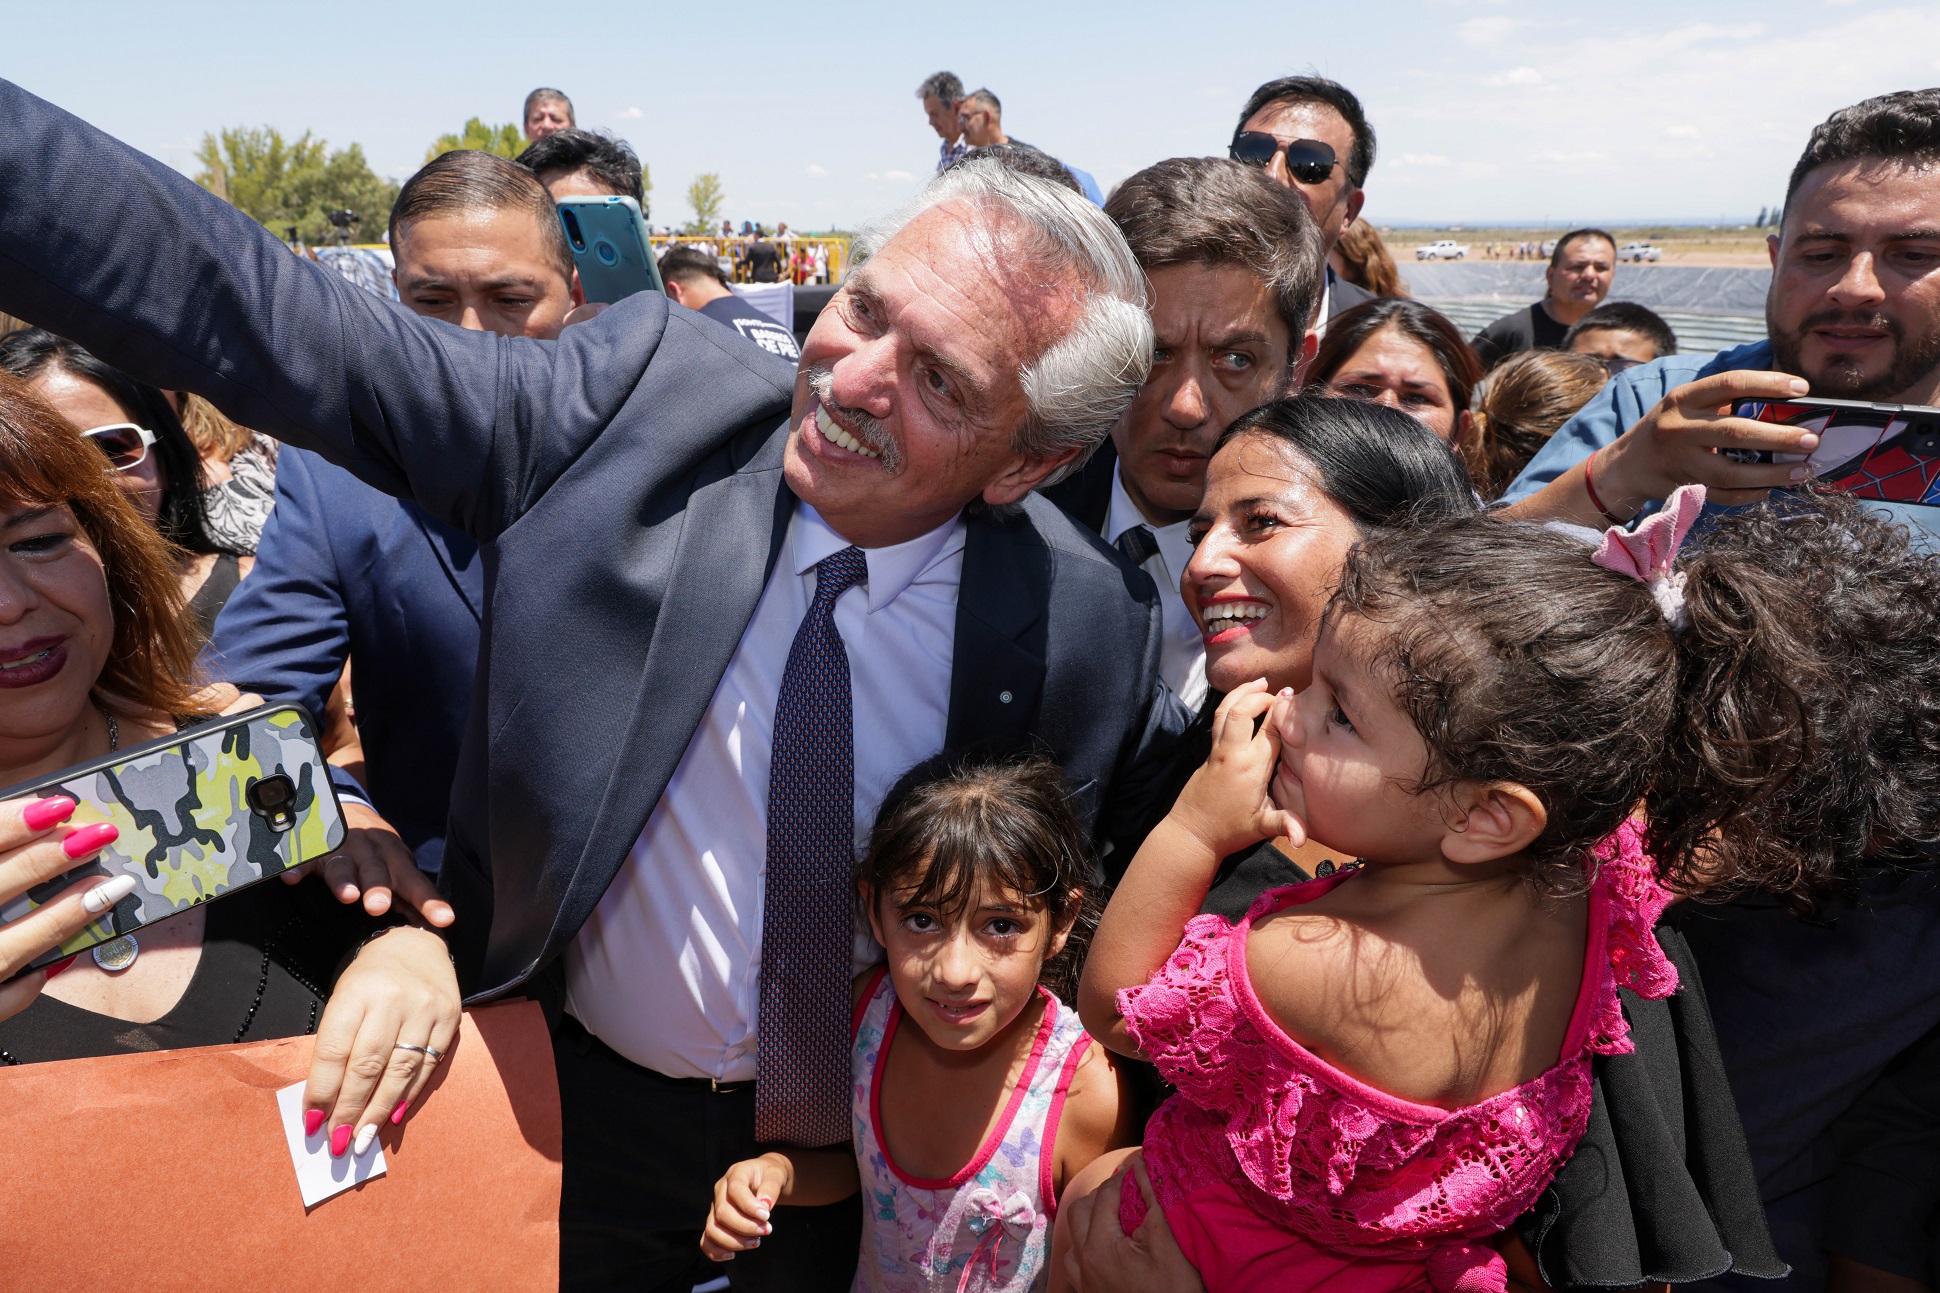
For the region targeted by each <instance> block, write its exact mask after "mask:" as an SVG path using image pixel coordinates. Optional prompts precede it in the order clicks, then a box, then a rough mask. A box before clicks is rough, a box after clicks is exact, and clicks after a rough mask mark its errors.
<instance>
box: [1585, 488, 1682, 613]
mask: <svg viewBox="0 0 1940 1293" xmlns="http://www.w3.org/2000/svg"><path fill="white" fill-rule="evenodd" d="M1703 511H1704V486H1702V485H1679V486H1678V487H1677V488H1676V489H1674V490H1672V491H1671V496H1670V497H1669V498H1667V499H1665V500H1664V506H1663V508H1662V509H1660V510H1659V511H1657V512H1656V513H1654V514H1653V515H1651V516H1650V517H1648V518H1646V519H1645V520H1644V522H1643V523H1642V524H1641V525H1639V526H1638V527H1637V528H1636V529H1635V530H1625V529H1624V528H1622V527H1621V526H1612V527H1611V528H1610V529H1608V530H1605V531H1604V532H1603V542H1602V543H1600V544H1598V545H1597V549H1596V553H1595V555H1593V556H1592V557H1591V558H1590V560H1591V561H1594V562H1596V564H1597V565H1599V566H1602V567H1603V568H1604V569H1605V570H1614V571H1616V572H1617V573H1618V574H1620V575H1629V576H1630V577H1631V578H1632V579H1635V580H1637V581H1638V582H1640V583H1643V584H1647V585H1649V586H1650V595H1651V596H1652V597H1654V598H1656V599H1657V607H1658V609H1659V610H1661V611H1663V612H1664V618H1665V619H1666V620H1669V621H1670V626H1671V628H1672V629H1674V630H1679V631H1681V630H1682V629H1683V628H1684V627H1685V626H1686V625H1688V624H1689V623H1690V622H1691V616H1690V612H1688V611H1687V610H1685V608H1684V574H1683V572H1682V571H1679V570H1675V569H1673V567H1674V566H1675V564H1676V562H1677V550H1678V549H1679V548H1681V547H1683V546H1684V536H1685V535H1687V534H1689V533H1690V532H1691V527H1692V526H1693V525H1695V524H1696V523H1697V519H1698V514H1699V513H1701V512H1703Z"/></svg>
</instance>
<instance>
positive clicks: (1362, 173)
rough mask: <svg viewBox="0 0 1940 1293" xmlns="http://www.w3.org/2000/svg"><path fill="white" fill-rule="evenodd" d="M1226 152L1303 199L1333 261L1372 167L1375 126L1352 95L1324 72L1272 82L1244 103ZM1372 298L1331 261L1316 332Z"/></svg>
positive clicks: (1358, 206) (1358, 209)
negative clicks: (1336, 248)
mask: <svg viewBox="0 0 1940 1293" xmlns="http://www.w3.org/2000/svg"><path fill="white" fill-rule="evenodd" d="M1229 152H1230V155H1231V157H1232V159H1233V160H1234V161H1236V162H1244V163H1246V164H1247V165H1248V166H1258V167H1260V168H1262V169H1264V170H1265V171H1266V174H1267V178H1268V179H1271V180H1273V181H1275V182H1276V183H1280V184H1284V185H1286V186H1287V187H1288V188H1291V189H1292V190H1293V191H1294V192H1295V193H1298V194H1299V195H1300V196H1301V198H1302V199H1303V200H1305V202H1306V204H1307V210H1308V211H1309V212H1311V213H1312V215H1313V218H1314V222H1315V223H1316V224H1318V225H1319V226H1320V237H1321V242H1322V244H1323V246H1322V255H1323V256H1324V257H1326V258H1327V259H1328V260H1330V261H1331V260H1332V258H1333V255H1334V247H1335V245H1336V244H1337V243H1339V242H1340V238H1341V234H1342V233H1344V232H1345V231H1346V229H1347V226H1348V225H1350V224H1352V223H1354V217H1355V216H1357V215H1359V214H1360V213H1361V206H1362V204H1363V203H1364V202H1365V201H1366V200H1367V194H1366V193H1365V192H1363V191H1362V188H1361V186H1362V185H1363V184H1365V183H1366V182H1367V173H1368V171H1369V170H1371V169H1373V166H1374V127H1373V126H1370V125H1369V124H1368V120H1367V114H1366V113H1365V112H1363V111H1362V110H1361V101H1360V100H1359V99H1357V98H1355V97H1354V95H1353V92H1352V91H1350V90H1349V89H1348V88H1347V87H1346V86H1344V85H1341V84H1339V83H1337V82H1334V81H1330V80H1328V79H1327V78H1326V77H1324V76H1283V77H1281V78H1280V79H1279V80H1277V81H1268V82H1267V83H1266V84H1265V85H1262V86H1261V87H1260V88H1259V89H1257V90H1255V91H1253V97H1252V98H1250V99H1248V100H1247V101H1246V108H1245V110H1244V111H1242V112H1241V113H1240V114H1239V127H1238V129H1236V130H1235V131H1234V132H1233V142H1232V144H1231V146H1230V150H1229ZM1373 299H1374V298H1373V295H1372V294H1371V293H1369V292H1368V291H1366V290H1365V289H1364V288H1360V287H1357V286H1355V285H1354V284H1353V283H1350V282H1348V281H1347V280H1346V279H1343V278H1340V277H1339V276H1338V275H1336V274H1335V273H1334V267H1333V265H1332V264H1329V265H1328V266H1327V281H1326V285H1325V287H1324V289H1323V290H1322V292H1321V297H1320V310H1319V312H1318V314H1317V315H1316V316H1315V321H1316V322H1315V332H1316V333H1317V334H1324V333H1325V332H1326V329H1327V320H1329V319H1331V318H1333V317H1334V316H1335V315H1336V314H1339V313H1340V312H1341V311H1343V310H1349V309H1352V308H1353V307H1354V306H1357V305H1359V304H1361V303H1362V302H1363V301H1371V300H1373Z"/></svg>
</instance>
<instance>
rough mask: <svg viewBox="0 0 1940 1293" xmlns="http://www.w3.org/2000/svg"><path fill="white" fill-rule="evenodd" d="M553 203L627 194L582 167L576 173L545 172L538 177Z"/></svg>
mask: <svg viewBox="0 0 1940 1293" xmlns="http://www.w3.org/2000/svg"><path fill="white" fill-rule="evenodd" d="M539 183H541V184H543V185H545V186H546V192H548V193H550V194H552V200H553V201H554V202H563V201H565V200H566V199H567V198H623V197H627V196H630V195H629V194H627V193H625V192H623V191H621V190H619V189H616V188H614V187H613V186H612V185H611V184H608V183H607V182H606V181H605V180H602V179H601V178H600V177H599V176H597V175H595V174H594V173H593V172H592V171H589V170H587V169H585V168H584V167H582V168H580V169H579V170H576V171H546V172H544V173H543V174H541V175H540V176H539Z"/></svg>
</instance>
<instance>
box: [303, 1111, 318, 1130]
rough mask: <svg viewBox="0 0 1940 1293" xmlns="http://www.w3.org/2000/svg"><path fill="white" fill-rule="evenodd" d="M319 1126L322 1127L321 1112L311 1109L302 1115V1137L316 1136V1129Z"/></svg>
mask: <svg viewBox="0 0 1940 1293" xmlns="http://www.w3.org/2000/svg"><path fill="white" fill-rule="evenodd" d="M321 1126H323V1110H321V1109H311V1110H308V1111H306V1112H305V1113H304V1115H303V1134H304V1135H306V1136H314V1135H316V1134H317V1128H319V1127H321Z"/></svg>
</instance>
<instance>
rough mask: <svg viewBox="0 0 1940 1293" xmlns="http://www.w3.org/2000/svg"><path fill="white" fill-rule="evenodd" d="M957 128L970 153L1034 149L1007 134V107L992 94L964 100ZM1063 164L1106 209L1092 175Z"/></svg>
mask: <svg viewBox="0 0 1940 1293" xmlns="http://www.w3.org/2000/svg"><path fill="white" fill-rule="evenodd" d="M957 125H958V127H959V128H960V129H961V130H962V131H963V143H964V147H965V148H966V150H969V151H975V150H977V149H983V148H994V147H997V146H998V145H1001V144H1015V145H1017V146H1018V147H1021V148H1031V147H1032V145H1030V144H1027V143H1025V142H1024V141H1023V140H1021V139H1012V138H1011V137H1010V136H1009V135H1007V134H1005V133H1004V105H1003V104H1002V103H1000V102H998V99H997V96H996V95H995V94H993V93H992V92H991V91H989V90H972V91H971V92H970V93H969V94H968V95H966V96H964V99H963V102H961V103H959V104H958V105H957ZM1037 151H1039V152H1042V151H1043V150H1042V149H1038V150H1037ZM1059 164H1060V165H1062V166H1063V167H1064V168H1065V169H1066V170H1068V171H1070V172H1071V176H1072V178H1073V179H1075V180H1077V181H1078V191H1079V192H1081V193H1083V194H1084V195H1085V196H1086V197H1087V198H1090V199H1091V201H1092V202H1093V203H1094V204H1095V205H1097V206H1103V205H1105V194H1104V191H1103V190H1102V189H1100V188H1099V187H1098V181H1097V180H1095V179H1093V178H1091V173H1090V172H1089V171H1081V170H1079V169H1078V168H1077V167H1075V166H1073V165H1071V164H1070V163H1069V162H1062V161H1061V162H1060V163H1059ZM947 165H948V163H947V162H946V163H943V164H942V165H939V166H938V167H937V169H938V170H939V171H940V170H942V169H944V167H945V166H947Z"/></svg>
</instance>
